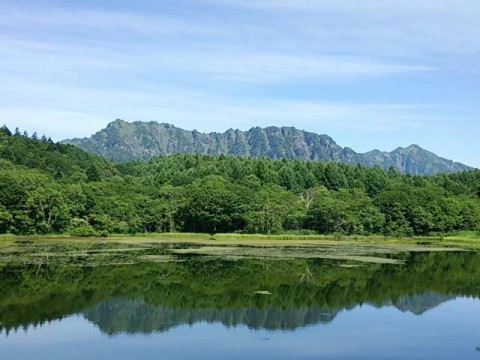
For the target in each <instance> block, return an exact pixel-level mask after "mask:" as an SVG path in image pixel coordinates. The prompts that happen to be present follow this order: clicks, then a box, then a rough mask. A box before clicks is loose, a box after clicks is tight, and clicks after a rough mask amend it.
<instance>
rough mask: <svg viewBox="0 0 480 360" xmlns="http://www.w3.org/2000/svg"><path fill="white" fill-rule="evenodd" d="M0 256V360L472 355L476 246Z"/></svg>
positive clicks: (477, 304)
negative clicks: (369, 254) (350, 255)
mask: <svg viewBox="0 0 480 360" xmlns="http://www.w3.org/2000/svg"><path fill="white" fill-rule="evenodd" d="M396 259H397V260H401V262H400V263H383V264H382V263H365V262H355V261H342V260H328V259H288V260H285V259H259V258H256V259H252V258H242V259H241V258H235V259H229V260H225V259H222V258H215V257H209V256H191V255H188V256H184V257H183V258H181V257H179V258H178V259H177V260H178V261H164V262H158V261H157V262H155V261H152V262H149V261H146V262H141V263H132V264H116V265H112V264H110V265H103V266H98V265H97V266H79V264H68V263H61V262H58V261H57V262H55V261H50V262H49V263H48V264H47V263H45V264H43V265H42V264H40V265H41V266H39V264H31V263H21V264H20V263H15V262H11V263H8V264H3V265H1V266H0V273H1V278H0V295H1V300H0V331H1V333H0V349H1V355H0V357H1V358H2V359H32V358H36V359H65V358H68V359H85V358H88V359H106V358H115V359H132V358H142V359H160V358H161V359H163V358H164V359H227V358H228V359H480V350H479V349H478V347H480V300H479V297H480V266H479V265H480V257H479V255H477V254H476V253H467V252H458V253H457V252H450V253H445V252H414V253H402V254H398V255H396Z"/></svg>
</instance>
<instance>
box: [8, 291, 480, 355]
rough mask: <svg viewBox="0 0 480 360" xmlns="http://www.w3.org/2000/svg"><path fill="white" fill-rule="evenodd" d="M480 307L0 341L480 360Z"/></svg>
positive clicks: (33, 333) (22, 348)
mask: <svg viewBox="0 0 480 360" xmlns="http://www.w3.org/2000/svg"><path fill="white" fill-rule="evenodd" d="M477 346H480V301H479V300H472V299H467V298H460V299H456V300H452V301H449V302H447V303H444V304H442V305H440V306H438V307H436V308H434V309H432V310H429V311H427V312H425V313H424V314H422V315H421V316H418V315H414V314H412V313H409V312H401V311H399V310H398V309H396V308H394V307H385V308H382V309H376V308H374V307H371V306H363V307H357V308H355V309H353V310H351V311H346V312H342V313H340V314H339V315H338V316H337V317H336V318H335V320H334V321H333V322H332V323H329V324H319V325H314V326H310V327H306V328H300V329H297V330H295V331H291V330H290V331H280V330H276V331H266V330H259V331H255V330H250V329H248V328H247V327H246V326H237V327H233V328H227V327H225V326H223V325H221V324H207V323H197V324H195V325H193V326H186V325H183V326H179V327H177V328H174V329H172V330H170V331H168V332H164V333H154V334H151V335H123V334H122V335H116V336H113V337H109V336H107V335H105V334H102V333H101V332H100V331H99V329H98V328H97V327H96V326H95V325H93V324H92V323H90V322H88V321H87V320H85V319H84V318H83V316H78V315H77V316H71V317H68V318H66V319H64V320H62V321H54V322H52V323H50V324H46V325H44V326H42V327H38V328H36V329H34V328H30V329H29V330H28V332H26V333H25V332H24V331H23V330H19V331H18V332H17V333H15V332H12V333H10V334H9V336H8V338H6V337H5V334H4V333H2V334H1V335H0V349H1V353H0V358H1V359H16V360H17V359H18V360H21V359H33V358H35V359H107V358H112V359H138V358H141V359H319V358H322V359H323V358H325V359H384V358H390V359H480V353H479V352H476V347H477Z"/></svg>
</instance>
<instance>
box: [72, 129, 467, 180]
mask: <svg viewBox="0 0 480 360" xmlns="http://www.w3.org/2000/svg"><path fill="white" fill-rule="evenodd" d="M64 142H65V143H67V144H71V145H75V146H77V147H79V148H81V149H83V150H86V151H89V152H93V153H95V154H97V155H101V156H103V157H104V158H106V159H108V160H113V161H119V162H125V161H130V160H147V159H149V158H151V157H153V156H158V155H171V154H179V153H187V154H205V155H222V154H224V155H234V156H241V157H251V158H261V157H265V158H271V159H297V160H318V161H334V162H342V163H351V164H361V165H365V166H375V165H378V166H380V167H382V168H385V169H389V168H390V167H391V166H393V167H394V168H395V169H396V170H397V171H399V172H401V173H405V174H413V175H434V174H437V173H454V172H458V171H464V170H470V169H471V168H470V167H469V166H467V165H464V164H460V163H456V162H453V161H451V160H447V159H444V158H441V157H439V156H437V155H435V154H433V153H431V152H429V151H427V150H425V149H422V148H421V147H419V146H418V145H411V146H409V147H407V148H402V147H399V148H397V149H396V150H394V151H392V152H382V151H379V150H373V151H370V152H367V153H357V152H355V151H354V150H352V149H350V148H348V147H345V148H342V147H341V146H339V145H338V144H337V143H336V142H335V141H334V140H333V139H332V138H331V137H329V136H327V135H318V134H315V133H312V132H307V131H303V130H298V129H296V128H294V127H274V126H270V127H267V128H264V129H262V128H259V127H254V128H251V129H250V130H248V131H240V130H233V129H230V130H227V131H226V132H224V133H217V132H212V133H209V134H205V133H200V132H198V131H196V130H193V131H188V130H184V129H180V128H178V127H175V126H173V125H171V124H164V123H157V122H140V121H137V122H133V123H128V122H125V121H123V120H115V121H114V122H112V123H110V124H109V125H108V126H107V127H106V128H105V129H103V130H101V131H99V132H97V133H96V134H94V135H93V136H92V137H90V138H84V139H69V140H65V141H64Z"/></svg>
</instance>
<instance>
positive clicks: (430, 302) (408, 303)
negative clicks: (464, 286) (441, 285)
mask: <svg viewBox="0 0 480 360" xmlns="http://www.w3.org/2000/svg"><path fill="white" fill-rule="evenodd" d="M453 299H455V296H447V295H440V294H437V293H435V292H433V291H427V292H425V293H423V294H421V295H412V296H402V297H400V298H398V299H396V300H394V301H392V305H393V306H395V307H396V308H397V309H399V310H401V311H408V312H411V313H413V314H415V315H422V314H423V313H424V312H426V311H428V310H430V309H433V308H435V307H437V306H439V305H441V304H443V303H444V302H447V301H449V300H453Z"/></svg>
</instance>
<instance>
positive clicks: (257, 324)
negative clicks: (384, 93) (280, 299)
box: [84, 292, 454, 335]
mask: <svg viewBox="0 0 480 360" xmlns="http://www.w3.org/2000/svg"><path fill="white" fill-rule="evenodd" d="M453 298H454V297H452V296H445V295H441V294H437V293H434V292H426V293H424V294H419V295H412V296H402V297H401V298H399V299H396V300H394V301H386V302H385V303H384V305H383V306H390V305H391V306H395V307H396V308H398V309H399V310H401V311H408V312H411V313H414V314H416V315H421V314H423V313H424V312H425V311H427V310H430V309H433V308H435V307H437V306H439V305H440V304H442V303H444V302H446V301H448V300H451V299H453ZM343 310H350V308H345V307H338V308H329V307H318V306H314V307H299V308H287V309H281V308H277V307H268V308H263V309H257V308H237V309H217V308H201V309H193V308H172V307H168V306H154V305H150V304H147V303H145V302H144V301H143V300H129V299H125V298H121V297H114V298H111V299H108V300H107V301H104V302H102V303H100V304H98V305H96V306H94V307H92V308H90V309H88V310H87V311H85V312H84V316H85V318H86V319H88V320H89V321H91V322H92V323H94V324H96V325H98V326H99V328H100V329H101V330H102V332H104V333H107V334H110V335H112V334H115V333H119V332H126V333H152V332H156V331H168V330H170V329H171V328H174V327H176V326H179V325H193V324H195V323H199V322H208V323H221V324H223V325H225V326H228V327H230V326H238V325H246V326H247V327H249V328H251V329H266V330H294V329H297V328H301V327H306V326H309V325H315V324H320V323H330V322H331V321H332V320H334V319H335V317H336V316H337V315H338V314H339V313H340V312H342V311H343Z"/></svg>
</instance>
